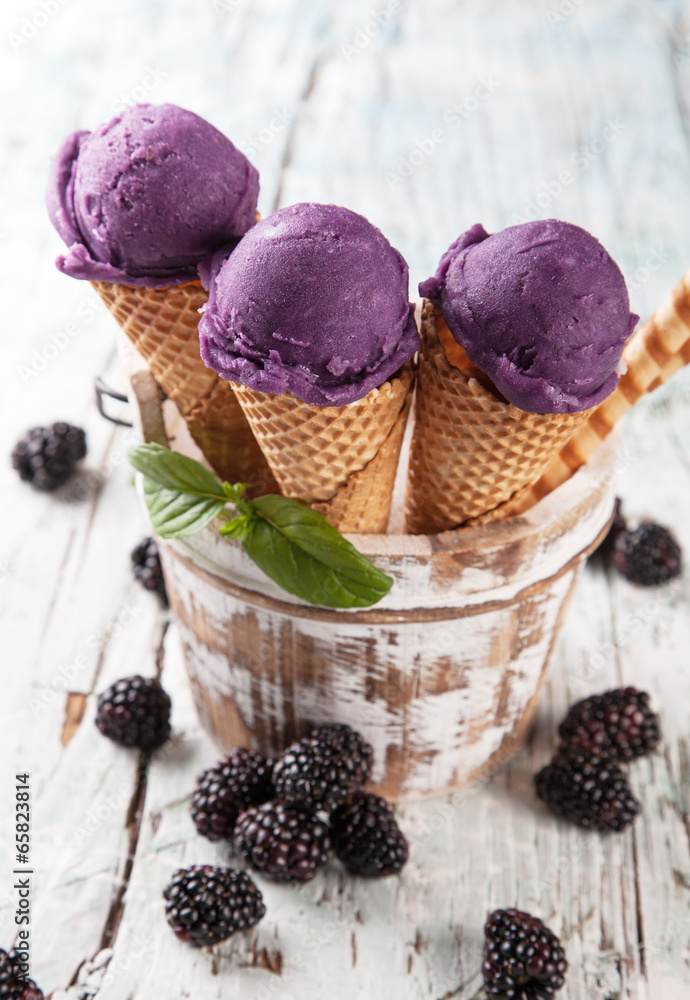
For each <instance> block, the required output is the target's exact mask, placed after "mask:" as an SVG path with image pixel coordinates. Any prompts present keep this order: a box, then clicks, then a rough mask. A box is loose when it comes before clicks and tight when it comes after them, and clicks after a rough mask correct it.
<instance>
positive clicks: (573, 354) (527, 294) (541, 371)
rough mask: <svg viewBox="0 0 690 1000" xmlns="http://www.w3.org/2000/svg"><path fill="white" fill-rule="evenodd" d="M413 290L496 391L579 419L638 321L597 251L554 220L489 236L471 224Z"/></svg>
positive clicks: (604, 389)
mask: <svg viewBox="0 0 690 1000" xmlns="http://www.w3.org/2000/svg"><path fill="white" fill-rule="evenodd" d="M419 292H420V294H421V295H423V296H425V297H426V298H429V299H431V301H432V302H434V304H435V305H436V306H438V308H439V309H440V310H441V313H442V314H443V318H444V319H445V321H446V324H447V325H448V328H449V329H450V331H451V333H452V334H453V336H454V337H455V339H456V340H457V341H458V343H459V344H460V345H461V346H462V347H464V349H465V351H466V352H467V355H468V357H469V359H470V361H471V362H472V363H473V364H474V365H476V366H477V368H480V369H481V370H482V371H483V372H484V373H485V374H486V375H488V376H489V378H490V379H491V380H492V382H493V383H494V385H495V386H496V388H497V389H498V390H499V392H500V393H501V394H502V395H503V396H504V397H505V398H506V399H507V400H508V401H509V402H510V403H513V404H514V405H515V406H517V407H519V408H520V409H521V410H527V411H530V412H533V413H576V412H579V411H580V410H588V409H590V408H591V407H593V406H597V405H598V404H599V403H600V402H601V401H602V400H603V399H605V398H606V396H608V395H609V393H610V392H611V391H612V390H613V389H614V388H615V386H616V384H617V382H618V379H619V372H620V360H621V355H622V353H623V347H624V345H625V342H626V340H627V339H628V337H629V336H630V334H631V333H632V331H633V329H634V328H635V325H636V323H637V321H638V319H639V317H638V316H635V315H633V314H632V313H631V312H630V303H629V301H628V292H627V289H626V287H625V281H624V279H623V275H622V274H621V272H620V270H619V268H618V266H617V265H616V263H615V262H614V261H613V260H612V259H611V257H609V255H608V254H607V252H606V250H604V248H603V247H602V245H601V244H600V243H599V242H598V241H597V240H596V239H595V238H594V237H593V236H591V235H590V234H589V233H587V232H586V231H585V230H584V229H580V227H579V226H573V225H571V224H570V223H567V222H558V221H556V220H555V219H548V220H546V221H544V222H527V223H525V224H523V225H519V226H511V227H510V228H509V229H504V230H503V231H502V232H499V233H495V234H494V235H492V236H489V234H488V233H487V232H485V230H484V229H483V228H482V226H480V225H476V226H473V227H472V228H471V229H469V230H468V231H467V232H466V233H464V234H463V235H462V236H461V237H460V238H459V239H457V240H456V241H455V243H453V244H452V246H451V247H450V248H449V249H448V250H447V251H446V253H445V254H444V255H443V256H442V258H441V262H440V264H439V267H438V270H437V272H436V275H435V276H434V277H433V278H428V279H427V280H426V281H423V282H422V283H421V284H420V286H419Z"/></svg>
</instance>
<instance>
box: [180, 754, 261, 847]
mask: <svg viewBox="0 0 690 1000" xmlns="http://www.w3.org/2000/svg"><path fill="white" fill-rule="evenodd" d="M272 770H273V761H270V760H266V758H265V757H262V756H261V755H260V754H258V753H254V752H253V751H252V750H241V749H239V748H238V749H236V750H232V751H231V752H230V753H229V754H228V755H227V757H223V758H221V760H219V761H218V762H217V763H216V764H214V765H213V767H209V768H207V769H206V770H205V771H202V773H201V774H200V775H199V777H198V778H197V782H196V787H195V789H194V794H193V796H192V819H193V820H194V823H195V825H196V828H197V830H198V831H199V833H200V834H202V836H204V837H208V839H209V840H221V839H222V838H228V839H230V838H231V837H232V833H233V830H234V829H235V823H236V822H237V817H238V816H239V814H240V813H241V812H243V811H244V810H245V809H248V808H249V807H250V806H258V805H261V803H262V802H267V801H268V799H271V798H273V795H274V790H273V782H272V781H271V772H272Z"/></svg>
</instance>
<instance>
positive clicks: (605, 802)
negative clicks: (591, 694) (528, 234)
mask: <svg viewBox="0 0 690 1000" xmlns="http://www.w3.org/2000/svg"><path fill="white" fill-rule="evenodd" d="M534 780H535V785H536V790H537V795H538V796H539V798H540V799H541V800H542V802H545V803H546V804H547V805H548V806H549V807H550V809H551V810H552V812H554V813H555V814H556V815H557V816H560V817H562V818H563V819H566V820H569V821H570V822H571V823H576V824H577V825H578V826H583V827H586V828H587V829H591V830H598V831H599V833H606V832H608V831H612V830H613V831H616V832H619V831H621V830H624V829H625V827H626V826H628V825H629V824H630V823H632V821H633V820H634V818H635V816H636V815H637V814H638V812H639V811H640V804H639V802H638V801H637V799H636V798H635V796H634V795H633V793H632V791H631V789H630V786H629V785H628V781H627V778H626V776H625V774H624V773H623V771H622V770H621V768H620V767H619V766H618V764H617V763H616V761H615V760H614V758H613V757H610V756H609V755H608V754H606V753H604V752H601V753H599V752H596V753H589V752H587V751H585V750H582V749H580V748H579V747H568V746H562V747H561V748H560V750H559V751H558V753H557V754H556V755H555V757H554V758H553V760H552V761H551V763H550V764H549V765H548V766H547V767H544V768H542V770H541V771H540V772H539V773H538V774H537V775H536V777H535V779H534Z"/></svg>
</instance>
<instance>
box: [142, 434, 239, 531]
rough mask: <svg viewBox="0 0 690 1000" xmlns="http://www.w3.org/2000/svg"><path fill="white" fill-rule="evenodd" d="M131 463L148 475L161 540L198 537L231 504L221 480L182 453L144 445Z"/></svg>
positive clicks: (149, 503)
mask: <svg viewBox="0 0 690 1000" xmlns="http://www.w3.org/2000/svg"><path fill="white" fill-rule="evenodd" d="M129 460H130V462H131V464H132V465H133V466H134V468H135V469H136V470H137V471H138V472H141V473H143V475H144V499H145V500H146V506H147V507H148V511H149V515H150V517H151V523H152V525H153V530H154V532H155V533H156V534H157V535H159V536H160V537H161V538H186V537H187V536H188V535H195V534H196V533H197V532H198V531H201V529H202V528H205V527H206V525H207V524H208V523H209V522H210V521H212V520H213V518H214V517H216V516H217V515H218V514H220V512H221V511H222V509H223V507H224V506H225V504H226V503H227V502H228V497H227V494H226V493H225V491H224V490H223V487H222V485H221V482H220V480H219V479H218V476H216V475H215V474H214V473H213V472H209V470H208V469H207V468H205V466H203V465H201V463H200V462H196V461H195V460H194V459H193V458H187V457H186V456H185V455H180V454H179V452H176V451H171V450H170V449H169V448H163V446H162V445H160V444H141V445H137V447H135V448H132V449H131V450H130V452H129Z"/></svg>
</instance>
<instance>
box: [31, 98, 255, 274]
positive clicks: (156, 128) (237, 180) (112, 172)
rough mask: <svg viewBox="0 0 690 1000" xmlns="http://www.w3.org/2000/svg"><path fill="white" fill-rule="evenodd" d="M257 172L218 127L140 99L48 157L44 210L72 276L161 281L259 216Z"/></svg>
mask: <svg viewBox="0 0 690 1000" xmlns="http://www.w3.org/2000/svg"><path fill="white" fill-rule="evenodd" d="M258 193H259V175H258V173H257V171H256V170H255V168H254V167H253V166H252V165H251V164H250V163H249V161H248V160H247V158H246V157H245V156H244V155H243V154H242V153H241V152H240V151H239V150H238V149H236V148H235V146H233V144H232V143H231V142H230V140H229V139H226V137H225V136H224V135H223V134H222V133H221V132H219V131H218V130H217V129H216V128H214V127H213V126H212V125H210V124H209V123H208V122H206V121H204V119H203V118H200V117H199V116H198V115H195V114H193V113H192V112H191V111H185V110H184V109H183V108H178V107H176V106H175V105H173V104H161V105H152V104H138V105H136V106H135V107H132V108H127V110H125V111H123V112H122V114H120V115H118V116H117V117H115V118H113V119H112V121H110V122H108V123H107V124H105V125H101V126H100V127H99V128H97V129H96V130H95V131H94V132H73V133H72V134H71V135H69V136H67V138H66V139H65V140H64V142H63V143H62V146H61V147H60V149H59V150H58V152H57V154H56V156H55V157H54V159H53V162H52V167H51V172H50V178H49V182H48V193H47V202H48V211H49V213H50V218H51V220H52V222H53V225H54V226H55V228H56V229H57V231H58V233H59V234H60V236H61V237H62V239H63V240H64V241H65V243H66V244H67V246H68V248H69V249H68V251H67V253H66V254H64V255H63V256H61V257H58V259H57V266H58V268H59V269H60V270H61V271H64V272H65V274H69V275H71V276H72V277H74V278H83V279H87V280H94V281H96V280H100V281H110V282H118V283H120V284H124V285H134V286H148V287H152V288H162V287H166V286H168V285H179V284H183V283H184V282H187V281H194V280H196V279H197V278H198V272H197V265H198V264H199V263H200V261H201V260H203V259H204V258H205V257H207V256H209V254H212V253H214V252H215V251H216V250H219V249H220V248H221V247H223V246H225V245H226V244H229V243H232V242H233V241H235V242H236V241H237V239H239V237H241V236H242V235H243V234H244V233H245V232H246V231H247V229H249V227H250V226H252V225H253V224H254V222H255V219H256V202H257V198H258Z"/></svg>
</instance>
